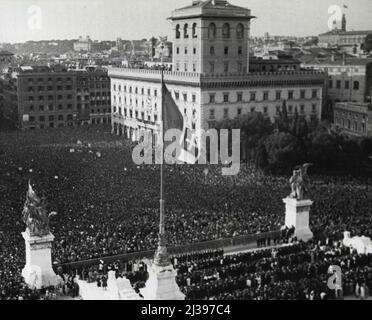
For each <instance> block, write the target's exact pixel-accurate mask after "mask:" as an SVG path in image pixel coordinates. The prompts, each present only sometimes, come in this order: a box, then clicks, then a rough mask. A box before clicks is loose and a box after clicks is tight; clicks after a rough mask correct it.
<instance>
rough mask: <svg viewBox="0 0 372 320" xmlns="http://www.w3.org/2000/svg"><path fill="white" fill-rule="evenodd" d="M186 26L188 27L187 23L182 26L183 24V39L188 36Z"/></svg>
mask: <svg viewBox="0 0 372 320" xmlns="http://www.w3.org/2000/svg"><path fill="white" fill-rule="evenodd" d="M188 28H189V25H188V24H187V23H186V24H185V25H184V26H183V37H184V38H185V39H187V38H188V37H189V35H188V33H187V31H188Z"/></svg>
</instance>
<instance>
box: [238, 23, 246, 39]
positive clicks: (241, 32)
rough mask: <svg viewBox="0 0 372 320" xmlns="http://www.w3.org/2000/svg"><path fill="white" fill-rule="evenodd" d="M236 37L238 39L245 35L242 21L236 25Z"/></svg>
mask: <svg viewBox="0 0 372 320" xmlns="http://www.w3.org/2000/svg"><path fill="white" fill-rule="evenodd" d="M236 37H237V38H238V39H243V37H244V26H243V24H241V23H239V24H238V25H237V26H236Z"/></svg>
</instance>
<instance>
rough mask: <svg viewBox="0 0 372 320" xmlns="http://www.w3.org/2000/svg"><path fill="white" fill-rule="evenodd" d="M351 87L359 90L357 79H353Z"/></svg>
mask: <svg viewBox="0 0 372 320" xmlns="http://www.w3.org/2000/svg"><path fill="white" fill-rule="evenodd" d="M353 89H354V90H359V81H354V85H353Z"/></svg>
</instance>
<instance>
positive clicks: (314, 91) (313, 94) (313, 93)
mask: <svg viewBox="0 0 372 320" xmlns="http://www.w3.org/2000/svg"><path fill="white" fill-rule="evenodd" d="M311 96H312V98H313V99H315V98H317V97H318V90H313V91H312V94H311Z"/></svg>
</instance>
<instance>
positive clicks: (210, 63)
mask: <svg viewBox="0 0 372 320" xmlns="http://www.w3.org/2000/svg"><path fill="white" fill-rule="evenodd" d="M209 68H210V73H214V62H209Z"/></svg>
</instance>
